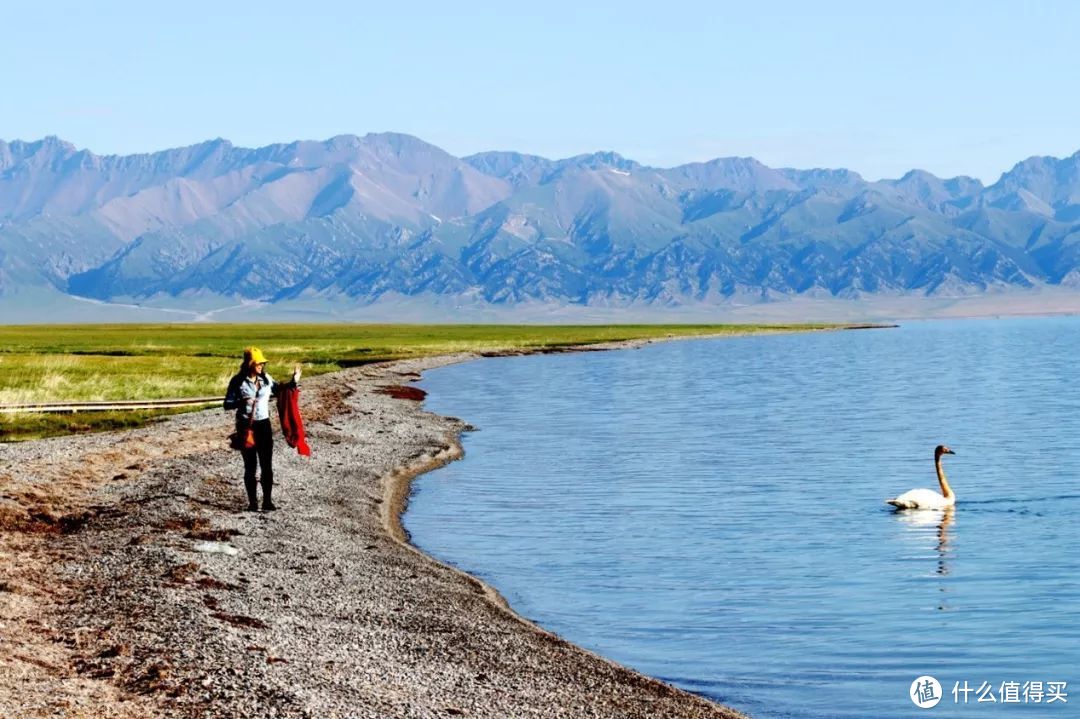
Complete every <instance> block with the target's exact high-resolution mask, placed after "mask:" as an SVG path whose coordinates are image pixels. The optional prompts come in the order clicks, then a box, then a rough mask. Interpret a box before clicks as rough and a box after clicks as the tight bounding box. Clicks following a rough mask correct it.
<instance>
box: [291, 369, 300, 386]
mask: <svg viewBox="0 0 1080 719" xmlns="http://www.w3.org/2000/svg"><path fill="white" fill-rule="evenodd" d="M300 374H301V371H300V365H299V364H297V365H296V366H295V367H293V371H292V381H293V384H296V383H298V382H299V381H300Z"/></svg>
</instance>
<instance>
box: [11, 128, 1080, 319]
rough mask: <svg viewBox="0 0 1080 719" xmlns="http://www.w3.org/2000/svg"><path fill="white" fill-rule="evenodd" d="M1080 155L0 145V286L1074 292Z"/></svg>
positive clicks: (349, 141) (640, 296)
mask: <svg viewBox="0 0 1080 719" xmlns="http://www.w3.org/2000/svg"><path fill="white" fill-rule="evenodd" d="M1078 221H1080V152H1077V153H1076V154H1074V155H1072V156H1070V157H1067V158H1052V157H1032V158H1028V159H1026V160H1023V161H1021V162H1018V163H1016V165H1014V167H1013V168H1012V169H1010V170H1009V171H1007V172H1005V173H1003V174H1002V176H1001V178H1000V179H999V180H998V181H997V182H995V183H993V184H992V185H989V186H984V185H983V184H982V183H981V182H980V181H979V180H976V179H974V178H970V177H964V176H957V177H953V178H938V177H936V176H934V175H932V174H931V173H929V172H926V171H923V170H912V171H910V172H908V173H906V174H905V175H903V176H902V177H900V178H897V179H883V180H876V181H868V180H865V179H864V178H862V177H861V176H860V175H859V174H858V173H856V172H854V171H851V170H847V169H844V168H813V169H808V170H801V169H796V168H770V167H768V166H766V165H764V164H762V163H760V162H759V161H757V160H756V159H754V158H750V157H742V158H739V157H732V158H716V159H713V160H709V161H707V162H697V163H688V164H685V165H680V166H677V167H672V168H656V167H649V166H646V165H642V164H640V163H638V162H635V161H634V160H632V159H629V158H626V157H623V156H621V155H619V154H618V153H614V152H596V153H588V154H583V155H578V156H575V157H570V158H564V159H559V160H551V159H548V158H544V157H540V156H537V155H529V154H525V153H518V152H512V151H491V152H483V153H477V154H474V155H469V156H466V157H463V158H457V157H454V156H453V155H451V154H449V153H447V152H445V151H444V150H442V149H441V148H438V147H437V146H435V145H432V144H430V143H427V142H424V141H423V140H421V139H419V138H416V137H413V136H411V135H406V134H402V133H369V134H368V135H364V136H362V137H361V136H356V135H338V136H335V137H332V138H329V139H327V140H323V141H313V140H304V141H294V142H289V143H276V144H272V145H266V146H264V147H260V148H242V147H237V146H235V145H233V144H232V143H231V142H229V141H228V140H224V139H222V138H217V139H214V140H209V141H206V142H203V143H198V144H196V145H191V146H189V147H184V148H172V149H168V150H163V151H160V152H156V153H142V154H137V155H96V154H94V153H92V152H90V151H89V150H85V149H83V150H80V149H78V148H76V147H75V146H74V145H72V144H71V143H67V142H65V141H63V140H61V139H60V138H57V137H54V136H50V137H46V138H43V139H41V140H37V141H32V142H24V141H20V140H14V141H11V142H4V141H2V140H0V298H3V297H4V296H8V297H13V296H15V295H16V294H18V293H16V292H14V290H15V289H17V288H18V287H21V286H30V287H42V288H48V289H50V290H51V291H55V292H57V293H60V294H69V295H77V296H82V297H87V298H91V299H94V300H99V301H105V302H135V303H139V302H145V301H148V300H149V299H150V298H171V299H172V300H173V301H174V302H175V303H176V304H177V306H183V305H184V303H185V301H186V300H185V298H188V297H192V296H196V295H200V294H204V293H213V294H215V295H218V296H221V297H227V298H232V299H235V300H236V301H238V302H259V303H270V304H274V303H276V302H288V301H295V300H297V299H299V298H308V299H311V298H319V299H320V300H321V301H323V302H324V303H325V304H327V305H328V306H329V305H334V304H348V305H355V306H361V305H365V304H370V303H373V302H377V301H379V300H380V298H382V297H383V296H387V297H391V296H392V297H415V298H419V297H445V298H448V299H450V300H451V301H453V298H459V299H461V301H463V302H469V303H471V302H480V303H486V304H490V305H493V306H506V307H513V306H515V305H518V304H538V303H539V304H547V305H551V306H565V305H574V306H583V307H619V306H626V307H630V306H635V307H639V306H655V307H679V306H689V305H706V306H709V305H713V306H723V305H725V304H728V305H730V304H731V303H733V302H755V301H756V302H768V301H775V300H778V299H791V298H834V299H860V298H867V297H877V296H881V297H902V296H943V297H944V296H950V297H951V296H955V297H966V296H973V295H979V294H982V293H987V292H995V291H998V290H1000V289H1010V288H1012V289H1022V290H1023V289H1032V288H1039V287H1044V286H1045V287H1054V286H1061V287H1063V288H1071V287H1074V286H1076V285H1080V227H1078V226H1077V222H1078Z"/></svg>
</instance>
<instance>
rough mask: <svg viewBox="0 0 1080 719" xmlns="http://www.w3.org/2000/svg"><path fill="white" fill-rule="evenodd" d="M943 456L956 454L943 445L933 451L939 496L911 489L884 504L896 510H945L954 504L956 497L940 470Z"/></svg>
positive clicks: (928, 490) (933, 492)
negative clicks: (939, 489)
mask: <svg viewBox="0 0 1080 719" xmlns="http://www.w3.org/2000/svg"><path fill="white" fill-rule="evenodd" d="M943 454H956V452H954V451H952V450H951V449H949V448H948V447H946V446H945V445H943V444H939V445H938V446H937V447H936V448H935V449H934V469H936V470H937V479H938V483H940V484H941V494H938V493H937V492H935V491H934V490H932V489H913V490H911V491H910V492H904V493H903V494H901V495H900V496H899V497H896V498H895V499H886V500H885V503H886V504H891V505H892V506H894V507H896V508H897V509H945V508H946V507H951V506H953V505H954V504H956V495H955V494H953V491H952V487H950V486H949V480H947V479H945V470H943V469H942V468H941V455H943Z"/></svg>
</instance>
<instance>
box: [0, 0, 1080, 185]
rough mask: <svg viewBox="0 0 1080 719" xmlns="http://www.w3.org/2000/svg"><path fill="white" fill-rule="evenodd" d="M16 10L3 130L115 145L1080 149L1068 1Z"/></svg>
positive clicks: (886, 171)
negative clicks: (345, 142)
mask: <svg viewBox="0 0 1080 719" xmlns="http://www.w3.org/2000/svg"><path fill="white" fill-rule="evenodd" d="M581 5H588V7H585V8H583V7H581ZM297 8H303V10H298V9H297ZM2 17H3V24H4V26H5V32H4V41H3V42H2V43H0V68H2V69H0V78H2V80H3V83H2V91H0V139H5V140H12V139H36V138H40V137H42V136H44V135H46V134H55V135H59V136H60V137H63V138H64V139H66V140H68V141H70V142H73V143H75V144H76V145H77V146H79V147H87V148H89V149H91V150H93V151H95V152H97V153H101V154H113V153H122V154H126V153H132V152H146V151H152V150H158V149H164V148H166V147H175V146H180V145H189V144H193V143H195V142H198V141H201V140H205V139H210V138H214V137H225V138H228V139H230V140H232V141H233V142H234V143H236V144H238V145H244V146H259V145H265V144H269V143H272V142H284V141H290V140H293V139H324V138H327V137H330V136H332V135H336V134H342V133H354V134H361V135H362V134H364V133H367V132H378V131H385V130H393V131H399V132H407V133H411V134H414V135H417V136H418V137H420V138H422V139H424V140H427V141H428V142H432V143H434V144H436V145H439V146H440V147H442V148H444V149H446V150H447V151H449V152H451V153H453V154H455V155H466V154H469V153H472V152H477V151H481V150H489V149H500V150H506V149H513V150H519V151H522V152H530V153H535V154H540V155H544V156H547V157H566V156H569V155H573V154H578V153H583V152H591V151H595V150H615V151H617V152H620V153H622V154H623V155H626V156H627V157H630V158H633V159H636V160H638V161H640V162H643V163H646V164H652V165H659V166H671V165H676V164H680V163H683V162H691V161H697V160H707V159H711V158H713V157H722V156H732V155H738V156H747V155H749V156H753V157H756V158H758V159H759V160H761V161H762V162H765V163H766V164H768V165H771V166H774V167H781V166H787V167H804V168H805V167H848V168H850V169H853V170H856V171H858V172H860V173H862V174H863V175H864V176H866V177H867V178H869V179H878V178H880V177H899V176H900V175H902V174H903V173H904V172H905V171H906V170H908V169H911V168H913V167H918V168H922V169H926V170H929V171H931V172H933V173H935V174H937V175H941V176H952V175H956V174H968V175H972V176H975V177H978V178H980V179H982V180H984V181H986V182H992V181H994V180H996V179H997V178H998V177H999V176H1000V174H1001V173H1002V172H1003V171H1005V170H1007V169H1009V168H1010V167H1011V166H1012V165H1013V164H1015V163H1016V162H1017V161H1019V160H1022V159H1024V158H1026V157H1029V156H1031V155H1055V156H1059V157H1060V156H1065V155H1071V154H1073V153H1074V152H1076V151H1077V150H1080V93H1077V92H1076V88H1077V87H1078V86H1080V61H1078V55H1077V50H1076V46H1075V32H1076V29H1077V28H1078V27H1080V3H1073V2H1068V1H1067V0H1060V1H1059V2H1025V3H1013V2H992V1H991V2H986V1H984V2H966V1H951V2H940V0H938V2H907V3H903V4H900V3H884V2H881V3H867V2H860V3H855V2H823V1H821V0H818V1H815V2H806V1H805V0H803V1H802V2H769V1H768V0H758V2H754V3H748V2H738V3H719V2H679V1H678V0H669V1H667V2H655V1H654V2H632V1H627V2H611V3H586V2H583V1H581V0H579V2H561V1H559V0H547V1H546V2H544V3H533V4H530V5H529V6H524V5H522V6H520V7H518V8H516V9H515V8H514V7H512V6H508V4H507V3H495V2H490V3H477V2H465V1H460V2H454V3H446V2H440V3H428V2H411V3H404V2H399V3H386V4H384V3H378V4H375V3H371V4H369V3H362V2H325V3H320V2H308V3H295V2H292V3H284V2H272V1H265V2H260V3H246V2H228V1H226V0H218V2H214V3H209V2H202V1H201V0H194V1H192V2H185V3H152V2H145V1H144V2H138V3H134V2H131V3H129V2H109V1H108V0H102V1H101V2H100V3H89V2H85V1H84V0H83V1H80V2H51V1H49V0H39V1H38V2H35V3H6V4H5V8H4V12H3V16H2Z"/></svg>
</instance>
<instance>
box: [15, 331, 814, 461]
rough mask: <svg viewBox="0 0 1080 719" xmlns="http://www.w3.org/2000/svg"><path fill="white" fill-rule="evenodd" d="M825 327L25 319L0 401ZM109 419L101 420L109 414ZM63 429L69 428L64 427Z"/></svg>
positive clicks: (20, 430)
mask: <svg viewBox="0 0 1080 719" xmlns="http://www.w3.org/2000/svg"><path fill="white" fill-rule="evenodd" d="M830 326H835V325H576V326H575V325H557V326H540V325H225V324H222V325H219V324H214V325H207V324H186V325H182V324H181V325H173V324H168V325H165V324H162V325H29V326H7V327H4V326H0V404H15V403H26V402H58V401H87V400H118V399H162V398H171V397H198V396H213V395H218V394H222V395H223V394H224V392H225V385H226V384H227V383H228V380H229V378H230V377H231V376H232V375H233V374H234V373H235V372H236V370H237V368H238V367H239V363H240V357H241V354H242V352H243V348H244V347H245V346H247V345H252V344H254V345H256V346H258V347H259V348H261V349H262V350H263V352H264V353H265V354H266V356H267V357H268V359H269V360H270V363H269V365H268V367H267V371H268V372H270V374H271V375H275V376H276V377H278V378H280V379H285V378H287V377H288V375H289V374H290V372H291V368H292V365H293V364H295V363H297V362H299V363H302V364H303V365H304V373H305V375H306V376H308V377H310V376H313V375H317V374H322V373H325V372H333V371H336V370H339V369H342V368H344V367H351V366H356V365H358V364H364V363H369V362H378V361H383V360H393V359H402V358H407V357H421V356H428V355H436V354H446V353H450V352H480V353H489V352H491V353H495V352H507V351H526V350H533V349H558V348H562V347H568V346H573V345H588V344H596V343H601V342H611V341H618V340H629V339H644V338H660V337H671V336H698V335H716V334H749V333H760V332H777V331H792V330H795V331H805V330H814V329H824V328H827V327H830ZM155 414H161V413H151V412H139V413H127V414H125V415H123V416H119V415H117V414H116V413H80V414H79V415H77V416H76V417H77V419H72V418H71V416H66V419H65V416H64V415H60V416H55V415H53V416H48V415H40V414H39V415H10V414H0V441H5V440H7V441H11V440H13V439H25V438H29V437H39V436H46V435H49V434H67V433H70V432H72V431H89V430H92V429H114V428H116V427H117V426H134V425H120V424H118V423H126V422H128V421H129V420H131V421H132V422H134V423H135V425H138V424H143V423H145V422H146V421H148V420H149V419H150V418H152V417H153V416H155ZM109 415H111V416H109ZM73 428H74V429H73Z"/></svg>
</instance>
